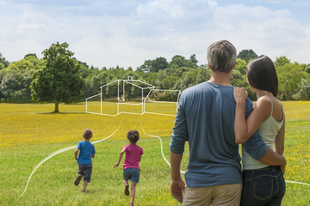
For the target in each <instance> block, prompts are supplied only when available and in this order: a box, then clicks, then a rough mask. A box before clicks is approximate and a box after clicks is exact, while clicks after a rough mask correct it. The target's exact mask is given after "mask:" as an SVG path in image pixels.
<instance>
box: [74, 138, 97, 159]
mask: <svg viewBox="0 0 310 206" xmlns="http://www.w3.org/2000/svg"><path fill="white" fill-rule="evenodd" d="M77 148H79V150H80V151H79V157H78V161H77V163H78V164H92V155H94V154H95V153H96V151H95V146H94V145H93V144H92V143H90V142H87V141H80V142H79V143H78V145H77Z"/></svg>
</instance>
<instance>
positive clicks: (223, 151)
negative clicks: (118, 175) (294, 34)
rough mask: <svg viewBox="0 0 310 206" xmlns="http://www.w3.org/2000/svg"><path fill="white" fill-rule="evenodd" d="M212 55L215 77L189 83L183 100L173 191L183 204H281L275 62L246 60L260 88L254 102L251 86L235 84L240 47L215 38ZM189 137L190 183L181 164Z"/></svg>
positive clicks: (280, 117)
mask: <svg viewBox="0 0 310 206" xmlns="http://www.w3.org/2000/svg"><path fill="white" fill-rule="evenodd" d="M207 60H208V66H209V68H210V69H211V78H210V80H209V81H207V82H204V83H201V84H199V85H196V86H193V87H190V88H188V89H186V90H184V91H183V93H182V96H181V98H180V101H179V107H178V110H177V115H176V119H175V126H174V128H173V133H172V135H171V143H170V151H171V153H170V161H171V179H172V182H171V194H172V196H173V197H174V198H176V199H177V200H178V201H179V202H183V205H207V206H209V205H211V204H212V205H213V206H218V205H225V206H226V205H227V206H235V205H236V206H239V205H240V202H241V205H244V206H254V205H257V206H260V205H269V206H271V205H272V206H275V205H281V200H282V198H283V196H284V193H285V182H284V178H283V173H284V170H285V165H286V160H285V158H284V157H283V156H282V154H283V150H284V128H285V123H284V121H285V120H284V112H283V107H282V104H281V102H280V101H279V100H278V99H277V98H276V96H277V94H278V78H277V74H276V70H275V67H274V65H273V62H272V61H271V60H270V59H269V58H268V57H266V56H260V57H257V58H255V59H253V60H252V61H251V62H250V63H249V64H248V66H247V81H248V83H249V85H250V88H251V90H252V91H255V92H256V95H257V102H256V103H255V105H254V108H253V104H252V102H251V101H250V100H249V99H248V98H247V92H246V90H245V89H244V88H233V87H232V85H231V84H230V76H231V72H232V70H233V69H234V67H235V65H236V60H237V58H236V49H235V47H234V46H233V45H232V44H231V43H230V42H228V41H225V40H224V41H219V42H215V43H213V44H212V45H210V46H209V48H208V51H207ZM186 141H188V144H189V160H188V166H187V172H186V173H185V180H186V186H185V183H184V182H183V180H182V178H181V174H180V164H181V160H182V154H183V152H184V145H185V142H186ZM238 144H242V163H243V171H242V169H241V165H240V156H239V152H238V150H239V146H238ZM273 144H274V145H275V146H274V148H275V150H274V151H273V150H272V147H273ZM183 191H184V199H183Z"/></svg>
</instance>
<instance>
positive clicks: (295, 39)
mask: <svg viewBox="0 0 310 206" xmlns="http://www.w3.org/2000/svg"><path fill="white" fill-rule="evenodd" d="M309 11H310V1H309V0H234V1H231V0H109V1H107V0H44V1H43V0H0V53H1V54H2V56H3V57H5V58H6V60H8V61H10V62H13V61H19V60H21V59H23V58H24V56H25V55H26V54H29V53H35V54H36V55H37V56H38V57H39V58H42V54H41V53H42V51H43V50H45V49H47V48H49V47H50V46H51V45H52V44H53V43H56V42H59V43H63V42H67V43H68V44H69V50H70V51H73V52H74V57H75V58H77V59H78V60H80V61H82V62H86V63H87V64H88V65H89V66H91V65H93V66H94V67H98V68H99V69H101V68H102V67H107V68H109V67H116V66H117V65H119V66H120V67H124V68H125V69H127V68H128V67H132V68H133V69H134V70H135V69H136V68H137V67H139V66H141V65H142V64H143V63H144V61H145V60H149V59H151V60H153V59H156V58H157V57H164V58H166V59H167V61H168V62H169V61H171V58H172V57H173V56H175V55H182V56H184V57H185V58H187V59H189V58H190V56H191V55H192V54H195V55H196V58H197V60H198V65H200V64H207V59H206V51H207V48H208V46H209V45H210V44H212V43H214V42H216V41H219V40H222V39H226V40H228V41H230V42H231V43H232V44H234V46H235V47H236V49H237V52H240V51H241V50H243V49H252V50H253V51H254V52H255V53H256V54H257V55H262V54H264V55H267V56H269V57H270V58H271V59H272V60H273V61H274V60H276V57H280V56H286V57H287V58H289V59H290V60H291V61H292V62H294V61H297V62H299V63H306V64H309V63H310V12H309Z"/></svg>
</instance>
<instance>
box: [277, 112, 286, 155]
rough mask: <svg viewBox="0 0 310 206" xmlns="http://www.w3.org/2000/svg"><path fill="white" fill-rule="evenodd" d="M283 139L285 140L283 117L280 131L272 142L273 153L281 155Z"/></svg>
mask: <svg viewBox="0 0 310 206" xmlns="http://www.w3.org/2000/svg"><path fill="white" fill-rule="evenodd" d="M284 139H285V116H283V124H282V127H281V129H280V130H279V132H278V135H277V136H276V139H275V140H274V151H275V152H276V153H277V154H279V155H283V152H284Z"/></svg>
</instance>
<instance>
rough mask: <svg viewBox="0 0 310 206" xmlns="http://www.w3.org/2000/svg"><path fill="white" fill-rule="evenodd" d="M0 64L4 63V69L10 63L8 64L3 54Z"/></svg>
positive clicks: (0, 57) (0, 55) (0, 56)
mask: <svg viewBox="0 0 310 206" xmlns="http://www.w3.org/2000/svg"><path fill="white" fill-rule="evenodd" d="M0 63H2V64H3V65H4V67H8V66H9V64H10V62H8V61H7V60H5V58H4V57H3V56H2V54H1V53H0Z"/></svg>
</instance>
